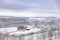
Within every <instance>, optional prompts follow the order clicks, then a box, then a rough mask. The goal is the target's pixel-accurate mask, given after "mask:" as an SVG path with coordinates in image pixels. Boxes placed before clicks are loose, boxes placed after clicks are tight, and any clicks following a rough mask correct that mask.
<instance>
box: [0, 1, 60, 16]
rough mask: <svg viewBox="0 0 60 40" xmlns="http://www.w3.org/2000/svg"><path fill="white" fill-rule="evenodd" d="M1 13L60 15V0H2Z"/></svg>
mask: <svg viewBox="0 0 60 40" xmlns="http://www.w3.org/2000/svg"><path fill="white" fill-rule="evenodd" d="M0 15H7V16H24V17H25V16H27V17H40V16H58V17H59V16H60V0H0Z"/></svg>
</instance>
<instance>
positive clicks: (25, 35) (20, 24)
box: [0, 16, 60, 40]
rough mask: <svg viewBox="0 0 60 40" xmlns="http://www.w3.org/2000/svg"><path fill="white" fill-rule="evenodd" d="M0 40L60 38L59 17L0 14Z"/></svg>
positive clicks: (59, 39)
mask: <svg viewBox="0 0 60 40" xmlns="http://www.w3.org/2000/svg"><path fill="white" fill-rule="evenodd" d="M0 40H60V18H58V17H12V16H0Z"/></svg>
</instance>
